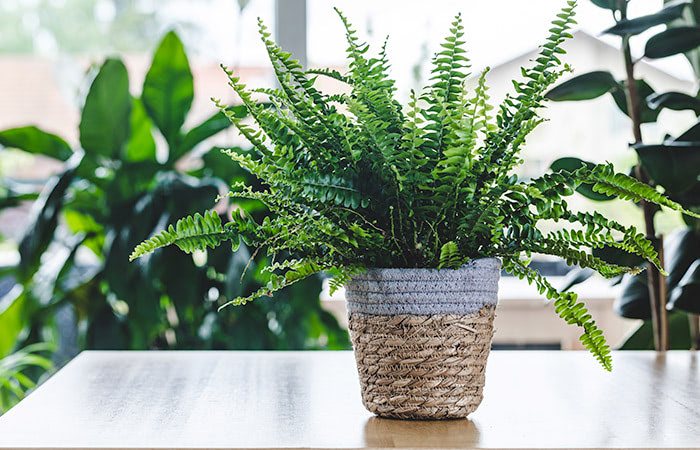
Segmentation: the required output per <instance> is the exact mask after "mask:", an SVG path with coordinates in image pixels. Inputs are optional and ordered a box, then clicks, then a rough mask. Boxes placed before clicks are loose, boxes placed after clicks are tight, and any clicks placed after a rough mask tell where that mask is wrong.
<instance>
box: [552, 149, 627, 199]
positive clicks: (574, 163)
mask: <svg viewBox="0 0 700 450" xmlns="http://www.w3.org/2000/svg"><path fill="white" fill-rule="evenodd" d="M583 165H585V166H586V167H588V168H589V169H590V168H593V167H595V164H594V163H592V162H589V161H584V160H582V159H579V158H573V157H564V158H559V159H557V160H555V161H554V162H553V163H552V165H551V166H550V168H551V169H552V170H554V171H558V170H564V171H567V172H573V171H574V170H576V169H580V168H581V166H583ZM576 192H578V193H579V194H581V195H583V196H584V197H586V198H589V199H591V200H595V201H599V202H602V201H606V200H613V199H614V198H615V197H611V196H609V195H606V194H602V193H600V192H596V191H594V190H593V184H591V183H582V184H581V185H580V186H579V187H577V188H576Z"/></svg>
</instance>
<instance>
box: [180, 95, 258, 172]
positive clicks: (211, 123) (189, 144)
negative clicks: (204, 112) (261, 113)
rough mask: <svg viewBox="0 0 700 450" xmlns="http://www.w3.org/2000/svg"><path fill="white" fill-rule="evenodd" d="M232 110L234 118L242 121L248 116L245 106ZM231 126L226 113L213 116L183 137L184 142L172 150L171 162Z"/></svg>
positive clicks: (235, 107)
mask: <svg viewBox="0 0 700 450" xmlns="http://www.w3.org/2000/svg"><path fill="white" fill-rule="evenodd" d="M230 109H231V110H232V112H233V114H234V116H235V117H237V118H239V119H242V118H243V117H245V116H246V114H247V112H246V109H245V106H243V105H240V106H234V107H231V108H230ZM230 126H231V121H230V120H229V118H228V117H226V115H225V114H224V113H222V112H221V111H219V112H217V113H215V114H214V115H213V116H211V117H210V118H208V119H207V120H205V121H204V122H202V123H201V124H199V125H197V126H196V127H194V128H192V129H191V130H190V131H188V132H187V134H185V136H184V137H183V139H182V142H180V144H179V145H178V146H177V147H176V148H171V150H170V151H171V153H172V154H171V160H172V161H176V160H178V159H180V158H181V157H182V156H184V155H185V154H187V153H188V152H189V151H190V150H192V149H194V148H195V146H197V144H200V143H201V142H202V141H204V140H205V139H207V138H210V137H212V136H214V135H215V134H217V133H218V132H220V131H223V130H225V129H226V128H228V127H230Z"/></svg>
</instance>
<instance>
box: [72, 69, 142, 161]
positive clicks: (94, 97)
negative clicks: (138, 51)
mask: <svg viewBox="0 0 700 450" xmlns="http://www.w3.org/2000/svg"><path fill="white" fill-rule="evenodd" d="M130 112H131V96H130V95H129V76H128V74H127V72H126V67H124V63H122V62H121V60H118V59H107V60H106V61H105V63H104V64H103V65H102V67H101V68H100V71H99V72H98V74H97V76H96V77H95V80H94V81H93V82H92V86H91V87H90V91H89V92H88V95H87V97H86V98H85V106H84V107H83V113H82V116H81V119H80V144H81V145H82V146H83V149H85V152H86V153H87V155H88V156H92V157H94V156H97V155H100V156H103V157H107V158H111V159H116V158H118V157H119V155H120V153H121V151H122V149H123V148H124V145H126V142H127V139H128V138H129V115H130Z"/></svg>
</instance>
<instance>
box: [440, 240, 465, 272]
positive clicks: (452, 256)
mask: <svg viewBox="0 0 700 450" xmlns="http://www.w3.org/2000/svg"><path fill="white" fill-rule="evenodd" d="M461 265H462V258H461V255H460V253H459V247H457V243H456V242H454V241H450V242H446V243H445V244H444V245H443V246H442V248H441V249H440V262H439V263H438V269H459V268H460V266H461Z"/></svg>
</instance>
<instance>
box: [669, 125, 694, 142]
mask: <svg viewBox="0 0 700 450" xmlns="http://www.w3.org/2000/svg"><path fill="white" fill-rule="evenodd" d="M692 141H695V142H700V122H698V123H696V124H695V125H693V126H692V127H690V128H688V129H687V130H686V131H685V133H683V134H681V135H680V136H678V137H677V138H675V139H673V142H692Z"/></svg>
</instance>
